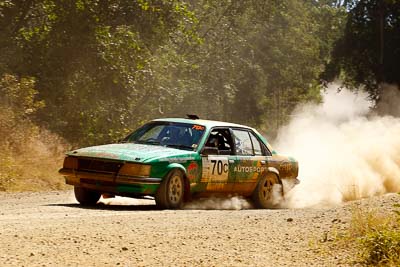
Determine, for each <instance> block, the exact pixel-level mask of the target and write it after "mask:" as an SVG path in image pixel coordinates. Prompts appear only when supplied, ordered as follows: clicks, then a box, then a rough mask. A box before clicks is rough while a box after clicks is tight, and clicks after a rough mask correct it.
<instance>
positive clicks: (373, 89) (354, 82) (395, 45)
mask: <svg viewBox="0 0 400 267" xmlns="http://www.w3.org/2000/svg"><path fill="white" fill-rule="evenodd" d="M349 8H350V11H349V15H348V19H347V24H346V28H345V33H344V36H343V37H342V38H341V39H339V40H338V41H337V43H336V44H335V47H334V49H333V51H332V61H331V62H330V64H329V65H328V68H327V71H326V72H325V73H324V76H323V77H324V78H325V79H327V80H328V81H330V80H333V79H334V78H335V77H340V78H341V79H343V80H344V81H345V83H346V85H348V86H350V87H359V86H360V85H365V88H366V89H367V90H368V92H369V94H370V96H371V98H372V99H376V100H377V99H379V95H380V93H381V92H380V89H379V88H380V87H379V85H380V84H381V83H391V84H397V85H399V84H400V69H399V68H398V62H400V49H399V47H400V1H398V0H368V1H351V3H350V5H349Z"/></svg>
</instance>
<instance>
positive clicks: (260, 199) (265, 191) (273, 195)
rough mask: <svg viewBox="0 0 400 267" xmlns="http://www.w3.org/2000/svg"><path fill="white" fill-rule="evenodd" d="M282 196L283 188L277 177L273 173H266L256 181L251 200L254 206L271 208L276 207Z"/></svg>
mask: <svg viewBox="0 0 400 267" xmlns="http://www.w3.org/2000/svg"><path fill="white" fill-rule="evenodd" d="M282 197H283V188H282V185H281V184H280V183H279V180H278V177H277V176H276V175H274V174H268V175H267V176H266V177H264V178H261V179H260V181H259V182H258V184H257V187H256V189H255V190H254V192H253V195H252V200H253V204H254V206H255V207H256V208H260V209H271V208H276V207H277V205H278V202H279V200H281V199H282Z"/></svg>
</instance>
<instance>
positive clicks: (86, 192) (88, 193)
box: [74, 186, 101, 205]
mask: <svg viewBox="0 0 400 267" xmlns="http://www.w3.org/2000/svg"><path fill="white" fill-rule="evenodd" d="M74 193H75V198H76V200H77V201H78V202H79V203H80V204H82V205H95V204H96V203H97V201H99V199H100V197H101V194H100V193H99V192H97V191H93V190H90V189H87V188H83V187H80V186H75V187H74Z"/></svg>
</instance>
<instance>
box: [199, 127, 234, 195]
mask: <svg viewBox="0 0 400 267" xmlns="http://www.w3.org/2000/svg"><path fill="white" fill-rule="evenodd" d="M234 158H235V156H234V155H233V142H232V137H231V132H230V130H229V128H222V127H219V128H214V129H212V130H211V132H210V135H209V137H208V139H207V141H206V144H205V146H204V148H203V153H202V178H201V181H200V182H201V183H202V184H204V185H205V191H207V192H209V193H229V192H232V189H233V183H234V179H235V177H234V176H233V165H232V164H233V163H234Z"/></svg>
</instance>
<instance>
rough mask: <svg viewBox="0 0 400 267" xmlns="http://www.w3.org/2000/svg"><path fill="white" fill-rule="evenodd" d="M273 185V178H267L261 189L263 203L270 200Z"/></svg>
mask: <svg viewBox="0 0 400 267" xmlns="http://www.w3.org/2000/svg"><path fill="white" fill-rule="evenodd" d="M274 184H275V180H274V179H273V178H270V177H267V179H266V180H265V182H264V184H263V186H262V188H261V195H262V198H263V199H264V200H265V201H271V200H272V188H273V187H274Z"/></svg>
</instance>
